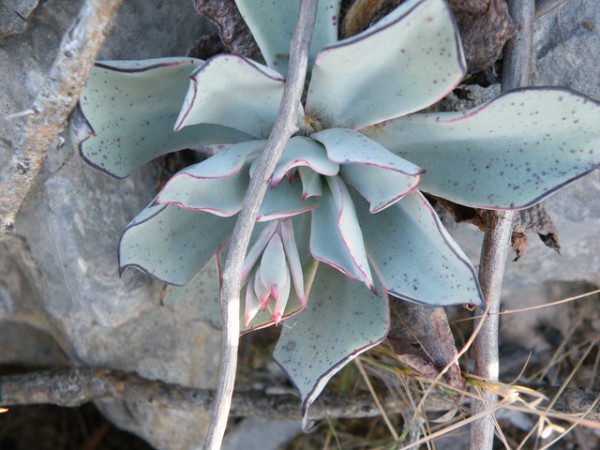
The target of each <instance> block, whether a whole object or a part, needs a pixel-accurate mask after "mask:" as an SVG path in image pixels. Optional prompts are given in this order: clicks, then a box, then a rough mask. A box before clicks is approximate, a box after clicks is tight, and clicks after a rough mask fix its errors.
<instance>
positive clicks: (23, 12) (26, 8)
mask: <svg viewBox="0 0 600 450" xmlns="http://www.w3.org/2000/svg"><path fill="white" fill-rule="evenodd" d="M38 3H39V0H3V2H2V4H0V38H2V37H4V36H10V35H11V34H19V33H22V32H23V31H25V30H26V29H27V19H28V18H29V15H30V14H31V13H32V12H33V10H34V9H35V8H37V5H38Z"/></svg>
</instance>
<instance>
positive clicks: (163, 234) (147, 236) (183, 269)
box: [119, 204, 235, 285]
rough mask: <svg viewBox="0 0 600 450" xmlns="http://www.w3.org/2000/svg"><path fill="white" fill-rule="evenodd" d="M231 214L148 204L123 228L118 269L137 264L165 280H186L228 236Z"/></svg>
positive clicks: (174, 282)
mask: <svg viewBox="0 0 600 450" xmlns="http://www.w3.org/2000/svg"><path fill="white" fill-rule="evenodd" d="M234 224H235V219H234V218H221V217H218V216H215V215H214V214H210V213H207V212H204V211H190V210H187V209H183V208H180V207H178V206H172V205H157V204H151V205H150V206H148V207H147V208H145V209H144V210H142V211H141V212H140V214H138V216H137V217H136V218H135V219H134V220H133V221H132V222H131V223H130V224H129V225H127V227H126V228H125V231H124V232H123V235H122V236H121V241H120V242H119V268H120V269H119V270H120V272H121V273H122V272H123V270H125V268H127V267H136V268H138V269H140V270H142V271H143V272H146V273H148V274H150V275H152V276H153V277H155V278H157V279H159V280H162V281H164V282H166V283H170V284H177V285H183V284H185V283H187V282H188V281H189V280H190V279H191V278H192V277H193V276H194V275H195V274H196V273H197V272H198V271H199V270H200V269H201V268H202V266H204V264H206V262H207V261H208V260H209V259H210V258H211V257H212V256H213V255H214V253H215V251H216V250H217V248H218V247H219V246H220V245H222V243H223V242H224V241H225V240H226V239H227V238H228V237H229V235H230V234H231V232H232V231H233V226H234Z"/></svg>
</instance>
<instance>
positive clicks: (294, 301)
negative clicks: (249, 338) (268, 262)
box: [240, 214, 314, 334]
mask: <svg viewBox="0 0 600 450" xmlns="http://www.w3.org/2000/svg"><path fill="white" fill-rule="evenodd" d="M283 222H284V223H287V224H289V223H292V224H293V228H294V238H295V241H296V244H297V245H296V248H297V249H298V256H299V258H300V262H301V264H302V270H303V272H302V279H306V278H308V277H307V275H306V272H305V271H307V270H310V266H311V261H314V260H313V259H312V256H311V255H310V254H309V253H308V250H307V249H308V242H309V233H310V217H309V216H308V214H300V215H297V216H294V217H292V218H290V219H285V220H284V221H283ZM273 223H274V221H271V222H263V223H257V224H256V227H255V228H254V231H253V233H252V234H253V236H252V238H251V240H250V248H253V246H254V243H255V242H256V241H257V239H259V238H261V235H262V233H263V232H264V231H265V230H266V229H268V228H269V227H271V226H272V224H273ZM287 239H288V238H287V237H286V236H285V233H284V232H282V241H283V245H284V250H285V251H286V258H287V261H288V267H289V268H290V271H291V272H290V273H291V275H292V279H293V280H294V283H295V282H296V279H297V276H295V275H294V270H295V269H294V265H293V263H291V262H290V261H291V256H290V252H289V251H288V249H287V248H286V240H287ZM249 276H251V277H254V272H251V273H250V274H249ZM298 290H299V288H298V286H297V285H296V286H295V289H292V290H291V292H290V294H289V298H288V301H287V304H286V305H285V312H284V313H283V315H282V320H284V319H287V318H289V317H291V316H293V315H294V314H297V313H299V312H300V311H302V310H303V309H304V307H305V306H306V302H305V301H304V299H305V296H304V295H302V298H300V297H299V294H298ZM302 292H304V286H302ZM257 301H258V300H257ZM244 320H245V311H244V308H242V310H241V311H240V323H241V324H242V334H244V333H248V332H250V331H254V330H258V329H260V328H265V327H268V326H271V325H273V324H274V323H275V322H274V321H273V317H272V316H271V313H270V312H269V311H268V310H263V309H261V310H260V311H258V313H256V316H254V317H253V318H252V320H251V321H250V323H249V324H247V325H244V323H245V322H244Z"/></svg>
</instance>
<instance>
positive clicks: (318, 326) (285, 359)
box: [273, 264, 389, 414]
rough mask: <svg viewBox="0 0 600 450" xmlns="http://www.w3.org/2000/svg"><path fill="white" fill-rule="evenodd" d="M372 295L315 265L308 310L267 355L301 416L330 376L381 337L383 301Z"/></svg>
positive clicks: (384, 298)
mask: <svg viewBox="0 0 600 450" xmlns="http://www.w3.org/2000/svg"><path fill="white" fill-rule="evenodd" d="M377 291H378V292H379V293H380V295H379V296H378V295H375V294H373V293H372V292H370V291H369V290H368V289H366V288H365V287H364V285H362V284H361V283H359V282H357V281H354V280H351V279H349V278H348V277H346V276H344V275H343V274H342V273H340V272H339V271H337V270H335V269H333V268H331V267H329V266H327V265H324V264H320V265H319V268H318V270H317V274H316V276H315V279H314V282H313V285H312V289H311V293H310V298H309V301H308V307H307V308H306V309H305V310H304V311H302V314H298V315H297V316H295V317H294V318H292V319H288V320H287V321H286V325H287V326H285V327H284V328H283V330H282V333H281V337H280V338H279V342H278V343H277V346H276V347H275V352H274V354H273V356H274V358H275V360H276V361H277V363H279V365H280V366H281V367H282V368H283V370H284V371H285V372H286V373H287V375H288V377H289V378H290V379H291V380H292V382H293V383H294V384H295V385H296V387H297V388H298V390H299V391H300V396H301V398H302V413H303V414H306V410H307V408H308V407H309V406H310V404H311V403H313V402H314V400H315V399H316V398H317V396H318V395H319V394H320V393H321V391H322V390H323V389H324V388H325V385H326V384H327V382H328V381H329V380H330V379H331V377H332V376H333V375H335V374H336V373H337V372H338V371H339V370H340V369H342V368H343V367H344V366H345V365H346V364H348V363H349V362H350V361H351V360H352V359H354V358H355V357H356V356H358V355H359V354H361V353H362V352H364V351H366V350H368V349H370V348H372V347H374V346H375V345H377V344H378V343H380V342H381V341H382V340H383V339H385V337H386V336H387V333H388V329H389V304H388V298H387V295H386V293H385V289H384V288H382V287H381V286H378V288H377Z"/></svg>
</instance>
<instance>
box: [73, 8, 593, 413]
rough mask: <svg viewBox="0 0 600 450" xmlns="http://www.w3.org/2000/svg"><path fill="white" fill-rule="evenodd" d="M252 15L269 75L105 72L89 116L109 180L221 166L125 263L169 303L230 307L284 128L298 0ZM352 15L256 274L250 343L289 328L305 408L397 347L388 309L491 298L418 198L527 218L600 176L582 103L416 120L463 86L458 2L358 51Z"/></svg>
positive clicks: (184, 196)
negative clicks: (246, 227)
mask: <svg viewBox="0 0 600 450" xmlns="http://www.w3.org/2000/svg"><path fill="white" fill-rule="evenodd" d="M236 3H237V5H238V8H239V9H240V11H241V12H242V15H243V16H244V18H245V20H246V22H247V24H248V26H249V27H250V29H251V31H252V32H253V34H254V36H255V38H256V41H257V43H258V45H259V47H260V49H261V51H262V53H263V56H264V59H265V61H266V62H267V65H268V66H263V65H260V64H258V63H256V62H253V61H250V60H248V59H245V58H243V57H240V56H235V55H218V56H215V57H213V58H211V59H209V60H207V61H205V62H204V61H200V60H195V59H190V58H165V59H157V60H149V61H139V62H103V63H98V64H97V65H96V68H95V69H94V71H93V73H92V77H91V79H90V81H89V84H88V86H87V89H86V90H85V92H84V94H83V95H82V97H81V100H80V109H81V111H82V113H83V115H84V116H85V118H86V119H87V121H88V122H89V125H90V127H91V129H92V130H93V135H92V137H91V138H89V139H86V140H84V141H83V142H82V143H81V145H80V149H81V154H82V156H83V158H84V159H85V160H86V161H88V162H89V163H90V164H91V165H93V166H95V167H97V168H99V169H101V170H103V171H105V172H107V173H108V174H110V175H113V176H116V177H125V176H127V175H128V174H130V173H131V172H132V171H133V170H135V169H136V168H138V167H140V166H141V165H143V164H144V163H146V162H148V161H150V160H151V159H153V158H155V157H157V156H159V155H162V154H165V153H168V152H172V151H176V150H179V149H184V148H194V149H197V150H199V151H203V152H204V153H206V154H208V155H209V157H207V158H206V159H204V160H202V161H201V162H198V163H196V164H193V165H191V166H189V167H187V168H185V169H183V170H182V171H180V172H179V173H177V174H176V175H175V176H173V177H172V178H171V180H170V181H169V182H168V183H167V184H166V185H165V186H164V188H163V189H162V190H161V191H160V193H159V194H158V195H157V196H156V197H155V198H154V199H153V200H152V202H151V203H150V204H149V206H148V207H147V208H145V209H144V210H143V211H142V212H140V214H139V215H138V216H137V217H136V218H135V219H134V220H133V221H132V222H131V223H130V224H129V225H128V226H127V227H126V229H125V231H124V233H123V235H122V237H121V241H120V243H119V265H120V270H121V271H123V270H124V269H125V268H126V267H130V266H132V267H137V268H139V269H141V270H142V271H144V272H146V273H149V274H150V275H152V276H154V277H155V278H157V279H159V280H162V281H164V282H166V283H169V284H172V285H180V286H183V287H181V288H179V290H178V289H174V290H173V291H172V293H171V294H170V295H171V296H172V297H173V298H176V297H177V296H181V295H197V297H198V301H199V302H205V303H206V305H207V309H210V308H212V309H213V310H215V309H216V310H217V311H218V308H214V306H215V304H216V302H215V299H214V298H203V295H202V293H203V292H208V291H210V292H213V293H214V292H217V288H216V287H215V286H214V284H215V283H218V276H217V275H216V272H215V266H214V265H213V264H215V263H214V262H213V257H214V256H216V258H215V259H214V260H215V261H216V264H217V266H218V267H220V261H222V260H223V255H224V253H226V251H227V242H228V238H229V237H230V234H231V231H232V229H233V225H234V221H235V215H236V214H237V213H238V212H239V211H240V208H241V203H242V199H243V196H244V194H245V192H246V188H247V185H248V181H249V179H250V177H252V174H253V171H254V168H255V164H256V161H257V156H258V155H259V154H260V153H261V151H262V150H263V149H264V147H265V144H266V138H267V137H268V135H269V133H270V131H271V128H272V126H273V123H274V120H275V118H276V115H277V111H278V107H279V102H280V100H281V97H282V93H283V87H284V83H285V78H284V74H285V73H286V70H287V57H288V49H289V42H290V38H291V34H292V28H293V22H294V21H293V18H294V17H295V13H296V10H297V7H298V4H299V1H298V0H294V1H292V0H289V1H286V2H267V1H257V0H252V1H250V0H237V1H236ZM339 9H340V1H339V0H328V1H321V2H319V13H318V16H317V25H316V29H315V33H314V37H313V44H312V47H311V58H310V59H311V64H312V71H311V75H310V82H309V85H308V89H307V93H306V100H305V102H304V104H302V105H298V129H299V132H298V133H297V135H295V136H294V137H293V138H292V139H291V140H290V141H289V143H288V144H287V146H286V148H285V150H284V153H283V156H282V157H281V159H280V161H279V163H278V165H277V168H276V169H275V172H274V173H273V176H272V177H271V180H270V189H269V191H268V193H267V195H266V197H265V200H264V202H263V204H262V206H261V211H260V213H259V218H258V222H257V224H256V227H255V230H254V234H253V238H252V241H251V246H250V250H249V252H248V255H247V258H246V262H245V265H244V273H243V274H242V276H243V279H244V288H243V292H242V296H243V298H245V305H244V308H243V310H242V311H240V318H241V320H242V322H243V324H244V327H243V328H244V332H247V331H250V330H254V329H257V328H261V327H264V326H267V325H270V324H273V323H275V324H279V323H280V322H281V321H282V320H284V319H286V320H285V321H284V325H283V327H282V333H281V337H280V339H279V342H278V344H277V347H276V349H275V353H274V356H275V358H276V360H277V361H278V362H279V364H280V365H281V366H282V367H283V369H284V370H285V371H286V372H287V373H288V375H289V376H290V378H291V380H292V381H293V382H294V384H295V385H296V386H297V387H298V389H299V391H300V394H301V396H302V401H303V409H304V410H306V407H307V406H308V405H310V403H311V402H312V401H314V399H315V398H316V396H317V395H318V394H319V393H320V392H321V390H322V389H323V388H324V386H325V384H326V383H327V381H328V380H329V379H330V378H331V377H332V376H333V375H334V374H335V373H336V372H337V371H338V370H340V368H341V367H343V366H344V365H345V364H346V363H348V362H349V361H350V360H351V359H353V358H354V357H355V356H357V355H358V354H360V353H361V352H363V351H365V350H366V349H369V348H371V347H373V346H374V345H376V344H378V343H379V342H381V341H382V340H383V339H384V338H385V337H386V334H387V331H388V327H389V304H388V302H389V296H390V295H391V296H394V297H397V298H400V299H404V300H408V301H412V302H418V303H422V304H426V305H436V306H446V305H456V304H474V305H477V304H481V302H482V301H483V300H482V295H481V291H480V288H479V285H478V282H477V277H476V274H475V270H474V268H473V266H472V265H471V263H470V262H469V260H468V258H467V257H466V256H465V255H464V253H463V252H462V251H461V249H460V248H459V246H458V245H457V244H456V242H455V241H454V240H453V239H452V237H451V236H450V235H449V234H448V232H447V231H446V230H445V229H444V227H443V225H442V223H441V222H440V220H439V218H438V217H437V215H436V213H435V212H434V210H433V208H432V207H431V205H430V204H429V203H428V201H427V200H426V198H425V197H424V196H423V194H421V192H419V190H422V191H424V192H427V193H430V194H433V195H436V196H440V197H443V198H446V199H449V200H451V201H453V202H457V203H461V204H465V205H469V206H474V207H478V208H487V209H516V208H524V207H527V206H529V205H532V204H534V203H535V202H538V201H540V200H541V199H543V198H545V197H547V196H548V195H550V194H551V193H552V192H554V191H556V190H557V189H559V188H560V187H562V186H564V185H565V184H567V183H569V182H571V181H573V180H574V179H576V178H578V177H581V176H583V175H584V174H586V173H588V172H589V171H591V170H592V169H594V168H595V167H597V166H598V164H599V163H600V149H599V148H598V143H599V141H600V126H599V125H600V105H599V104H598V103H597V102H595V101H593V100H591V99H588V98H586V97H584V96H583V95H581V94H578V93H575V92H572V91H569V90H566V89H560V88H536V89H526V90H517V91H513V92H509V93H506V94H504V95H501V96H500V97H498V98H496V99H494V100H492V101H490V102H488V103H486V104H484V105H482V106H480V107H478V108H475V109H473V110H470V111H465V112H459V113H456V112H441V113H417V111H420V110H423V109H424V108H427V107H429V106H430V105H432V104H434V103H436V102H437V101H438V100H440V99H441V98H443V97H444V96H446V95H447V94H448V93H449V92H450V91H452V90H453V89H454V88H455V87H456V86H457V84H458V83H459V82H460V81H461V79H462V77H463V76H464V73H465V63H464V56H463V52H462V47H461V43H460V39H459V36H458V33H457V31H456V26H455V22H454V20H453V18H452V16H451V13H450V11H449V9H448V6H447V4H446V2H445V1H443V0H409V1H407V2H404V3H403V4H402V5H400V6H399V7H397V8H396V9H395V10H394V11H393V12H391V13H390V14H389V15H388V16H386V17H385V18H383V19H382V20H381V21H379V22H378V23H377V24H375V25H374V26H373V27H371V28H369V29H367V30H365V31H364V32H361V33H359V34H357V35H355V36H352V37H350V38H346V39H343V40H338V23H337V20H338V17H339ZM190 80H191V81H190ZM317 262H319V263H322V264H317ZM211 283H212V284H211ZM209 285H210V286H211V287H210V289H209V288H208V287H207V286H209ZM298 313H299V314H298ZM292 316H293V317H292ZM286 324H289V325H286Z"/></svg>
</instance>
